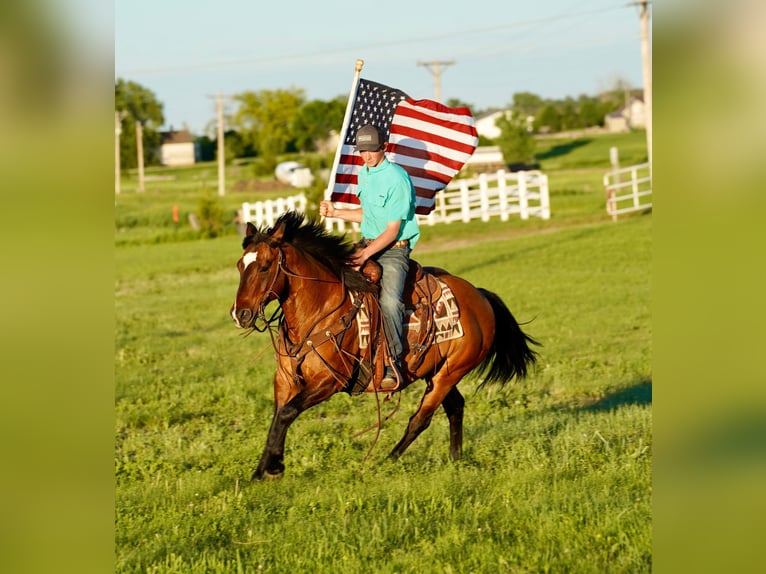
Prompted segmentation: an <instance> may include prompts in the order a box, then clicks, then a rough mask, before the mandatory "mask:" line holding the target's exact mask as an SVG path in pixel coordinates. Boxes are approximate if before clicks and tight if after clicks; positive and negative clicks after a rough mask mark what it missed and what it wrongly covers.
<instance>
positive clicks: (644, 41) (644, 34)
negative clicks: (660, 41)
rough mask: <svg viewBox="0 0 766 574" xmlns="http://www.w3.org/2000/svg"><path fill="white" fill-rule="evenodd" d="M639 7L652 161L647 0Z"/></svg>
mask: <svg viewBox="0 0 766 574" xmlns="http://www.w3.org/2000/svg"><path fill="white" fill-rule="evenodd" d="M638 4H639V6H640V7H641V60H642V68H643V78H644V116H645V118H646V151H647V154H648V157H649V164H650V165H651V163H652V56H651V54H650V52H649V49H650V46H649V2H648V0H639V2H638Z"/></svg>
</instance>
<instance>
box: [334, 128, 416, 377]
mask: <svg viewBox="0 0 766 574" xmlns="http://www.w3.org/2000/svg"><path fill="white" fill-rule="evenodd" d="M386 147H387V143H386V141H385V139H384V134H382V133H381V131H380V130H379V129H378V128H376V127H375V126H372V125H366V126H363V127H361V128H359V131H358V132H357V134H356V151H357V152H359V155H360V156H361V157H362V161H364V166H363V167H362V168H361V169H360V170H359V174H358V175H357V189H356V195H357V197H358V198H359V203H360V205H361V208H351V209H338V208H336V207H335V206H333V204H332V203H331V202H329V201H322V202H321V203H320V205H319V213H320V215H322V216H324V217H337V218H339V219H343V220H345V221H353V222H356V223H359V224H360V225H361V233H362V240H361V242H360V244H359V245H360V247H361V249H360V250H359V251H358V252H357V254H356V256H355V259H354V264H355V265H356V266H357V268H361V267H362V266H363V265H364V263H365V262H366V261H367V260H368V259H372V260H374V261H376V262H377V263H379V264H380V266H381V269H382V276H381V279H380V307H381V311H382V313H383V317H384V319H385V333H386V340H387V342H388V348H389V350H390V353H391V361H390V363H389V364H387V365H386V368H385V371H384V373H383V380H382V381H381V383H380V388H381V389H382V390H395V389H397V388H398V387H399V385H400V384H401V380H402V379H401V359H402V330H403V321H404V310H405V309H404V303H403V302H402V293H403V291H404V284H405V280H406V278H407V272H408V270H409V265H410V253H411V252H412V250H413V249H414V248H415V244H416V243H417V241H418V238H419V237H420V229H419V227H418V222H417V219H416V218H415V187H414V185H413V184H412V180H411V179H410V176H409V174H408V173H407V172H406V171H405V170H404V169H403V168H402V167H401V166H398V165H396V164H395V163H392V162H390V161H388V159H387V158H386V156H385V152H386Z"/></svg>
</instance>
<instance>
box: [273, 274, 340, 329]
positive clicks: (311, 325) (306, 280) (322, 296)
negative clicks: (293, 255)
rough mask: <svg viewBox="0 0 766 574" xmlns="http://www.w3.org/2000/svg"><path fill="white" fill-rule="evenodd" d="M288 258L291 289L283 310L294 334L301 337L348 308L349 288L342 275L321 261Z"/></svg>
mask: <svg viewBox="0 0 766 574" xmlns="http://www.w3.org/2000/svg"><path fill="white" fill-rule="evenodd" d="M290 263H291V262H289V261H288V269H290V274H289V275H288V293H287V297H285V299H284V300H283V301H282V303H281V305H282V312H283V313H284V317H285V321H286V322H287V327H288V332H289V335H290V338H291V339H293V340H301V339H304V338H306V337H308V336H309V335H311V334H312V332H313V331H316V330H318V329H321V328H324V327H327V326H328V325H329V324H332V323H333V322H334V321H335V320H337V318H338V316H339V315H340V314H342V313H343V311H344V303H346V300H347V297H346V289H345V287H344V286H343V285H342V283H341V281H340V279H338V278H337V277H336V276H335V275H333V274H332V273H331V272H330V271H328V270H327V269H326V268H324V267H323V266H322V265H319V264H318V263H315V262H312V261H308V260H302V262H301V264H292V265H291V264H290Z"/></svg>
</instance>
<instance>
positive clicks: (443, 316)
mask: <svg viewBox="0 0 766 574" xmlns="http://www.w3.org/2000/svg"><path fill="white" fill-rule="evenodd" d="M436 280H437V281H438V282H439V287H440V288H441V295H440V297H439V299H438V300H437V301H436V302H435V303H434V305H433V319H434V321H433V323H434V328H435V330H436V332H435V334H434V342H435V343H442V342H444V341H449V340H451V339H459V338H460V337H462V336H463V325H461V324H460V310H459V309H458V306H457V301H456V300H455V295H454V294H453V293H452V289H450V288H449V286H447V284H446V283H444V281H442V280H441V279H439V278H436ZM356 321H357V327H358V330H359V346H360V347H361V348H362V349H366V348H367V347H368V346H369V344H370V315H369V312H368V310H367V307H366V306H365V305H362V307H360V309H359V312H358V313H357V314H356ZM421 328H422V325H421V320H420V317H419V315H418V314H417V312H416V310H415V309H412V308H409V307H408V308H407V309H405V312H404V331H403V335H404V337H406V339H407V340H408V341H409V342H410V346H411V347H412V345H413V344H415V343H418V341H419V340H420V338H421V336H422V333H421V332H420V331H421ZM404 337H403V338H404Z"/></svg>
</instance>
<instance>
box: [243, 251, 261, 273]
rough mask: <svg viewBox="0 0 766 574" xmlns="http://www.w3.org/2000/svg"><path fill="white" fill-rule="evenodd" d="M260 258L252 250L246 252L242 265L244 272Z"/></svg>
mask: <svg viewBox="0 0 766 574" xmlns="http://www.w3.org/2000/svg"><path fill="white" fill-rule="evenodd" d="M257 258H258V254H257V253H255V252H253V251H250V252H249V253H245V254H244V255H243V256H242V265H243V266H244V267H243V269H242V273H244V272H245V269H247V268H248V267H249V266H250V264H251V263H255V260H256V259H257Z"/></svg>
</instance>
